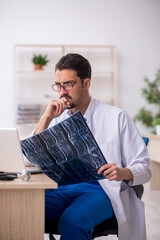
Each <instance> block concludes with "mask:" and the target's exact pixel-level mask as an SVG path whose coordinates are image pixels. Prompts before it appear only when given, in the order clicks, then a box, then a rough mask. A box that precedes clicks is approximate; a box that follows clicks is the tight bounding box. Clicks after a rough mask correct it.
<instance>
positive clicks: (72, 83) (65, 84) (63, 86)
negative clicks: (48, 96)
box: [52, 81, 76, 92]
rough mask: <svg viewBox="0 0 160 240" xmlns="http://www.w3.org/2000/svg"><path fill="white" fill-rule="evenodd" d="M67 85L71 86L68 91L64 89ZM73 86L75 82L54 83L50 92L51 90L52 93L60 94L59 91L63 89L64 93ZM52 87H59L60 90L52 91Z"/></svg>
mask: <svg viewBox="0 0 160 240" xmlns="http://www.w3.org/2000/svg"><path fill="white" fill-rule="evenodd" d="M67 84H71V85H70V88H71V89H68V90H67V89H66V87H67ZM75 84H76V82H75V81H68V82H66V83H64V84H60V83H54V84H53V85H52V90H53V91H54V92H60V91H61V88H63V89H64V91H71V90H72V89H73V87H74V85H75ZM54 86H59V87H60V89H59V90H55V89H54Z"/></svg>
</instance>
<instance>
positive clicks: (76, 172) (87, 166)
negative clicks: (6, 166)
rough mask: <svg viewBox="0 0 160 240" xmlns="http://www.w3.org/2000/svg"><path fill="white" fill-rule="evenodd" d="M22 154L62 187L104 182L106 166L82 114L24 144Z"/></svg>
mask: <svg viewBox="0 0 160 240" xmlns="http://www.w3.org/2000/svg"><path fill="white" fill-rule="evenodd" d="M21 147H22V151H23V154H24V155H25V156H26V157H27V159H28V160H29V161H30V162H31V163H32V164H33V165H35V166H36V167H38V168H40V169H42V170H44V171H45V170H50V171H49V172H46V173H45V174H46V175H48V176H49V177H50V178H51V179H53V180H54V181H56V182H57V183H58V184H59V185H67V184H74V183H80V182H88V181H94V180H99V179H103V178H104V176H103V174H102V173H101V174H98V173H97V171H98V169H99V168H100V167H101V166H102V165H104V164H106V163H107V161H106V159H105V157H104V155H103V153H102V152H101V149H100V148H99V146H98V144H97V142H96V140H95V138H94V136H93V135H92V133H91V131H90V129H89V127H88V125H87V123H86V120H85V119H84V117H83V115H82V113H81V112H80V111H78V112H76V113H75V114H72V115H71V116H70V117H68V118H67V119H65V120H63V121H62V122H60V123H58V124H56V125H55V126H53V127H51V128H48V129H46V130H44V131H42V132H40V133H38V134H36V135H33V136H31V137H29V138H27V139H24V140H22V141H21Z"/></svg>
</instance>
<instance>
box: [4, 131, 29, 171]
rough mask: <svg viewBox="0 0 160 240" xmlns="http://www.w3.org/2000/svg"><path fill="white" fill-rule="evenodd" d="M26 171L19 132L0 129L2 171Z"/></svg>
mask: <svg viewBox="0 0 160 240" xmlns="http://www.w3.org/2000/svg"><path fill="white" fill-rule="evenodd" d="M25 169H26V167H25V163H24V159H23V154H22V149H21V145H20V140H19V135H18V130H17V129H16V128H0V171H3V172H22V171H23V170H25Z"/></svg>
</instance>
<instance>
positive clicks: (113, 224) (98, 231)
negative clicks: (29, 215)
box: [45, 137, 149, 240]
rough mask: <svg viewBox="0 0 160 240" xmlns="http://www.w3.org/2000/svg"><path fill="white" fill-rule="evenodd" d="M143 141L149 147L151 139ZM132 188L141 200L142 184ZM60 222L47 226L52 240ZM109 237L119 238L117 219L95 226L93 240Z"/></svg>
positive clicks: (50, 223)
mask: <svg viewBox="0 0 160 240" xmlns="http://www.w3.org/2000/svg"><path fill="white" fill-rule="evenodd" d="M143 140H144V142H145V144H146V146H147V144H148V142H149V139H148V138H147V137H143ZM131 188H133V190H134V191H135V193H136V195H137V197H138V198H139V199H141V198H142V195H143V192H144V187H143V185H142V184H141V185H137V186H131ZM58 222H59V220H51V221H50V222H48V223H47V225H46V228H45V233H49V239H50V240H56V239H55V238H54V236H53V234H54V235H59V232H58ZM107 235H117V237H118V223H117V219H116V217H112V218H110V219H107V220H105V221H104V222H102V223H100V224H99V225H97V226H95V227H94V231H93V234H92V236H91V240H93V239H95V238H97V237H102V236H107Z"/></svg>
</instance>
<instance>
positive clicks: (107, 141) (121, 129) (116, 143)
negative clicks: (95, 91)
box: [49, 99, 151, 240]
mask: <svg viewBox="0 0 160 240" xmlns="http://www.w3.org/2000/svg"><path fill="white" fill-rule="evenodd" d="M67 112H68V110H66V111H65V112H64V113H63V114H62V115H61V116H60V117H58V118H56V119H54V120H53V121H52V122H51V124H50V126H49V127H51V126H53V125H55V124H56V123H58V122H60V121H62V120H63V119H65V118H67V117H68V116H69V115H68V113H67ZM84 117H85V118H86V119H87V124H88V126H89V128H90V129H91V131H92V133H93V135H94V137H95V139H96V141H97V143H98V145H99V147H100V148H101V150H102V152H103V154H104V156H105V158H106V160H107V162H108V163H112V162H114V163H115V164H117V166H118V167H127V168H129V169H130V170H131V171H132V173H133V176H134V180H133V181H129V183H128V185H127V184H126V183H125V182H123V181H120V182H118V181H109V180H108V179H104V180H100V181H99V183H100V185H101V186H102V188H103V189H104V191H105V192H106V193H107V195H108V196H109V198H110V200H111V203H112V206H113V209H114V212H115V215H116V218H117V221H118V237H119V240H135V239H138V240H146V229H145V217H144V204H143V202H142V201H141V200H140V199H138V198H137V196H136V194H135V192H134V190H133V189H132V188H131V187H130V186H129V185H138V184H143V183H146V182H147V181H149V180H150V178H151V167H150V161H149V155H148V150H147V148H146V146H145V143H144V141H143V139H142V136H141V135H140V134H139V132H138V130H137V128H136V126H135V124H134V122H133V121H132V119H131V118H130V117H129V116H128V115H127V114H126V112H125V111H123V110H122V109H119V108H117V107H114V106H110V105H107V104H105V103H102V102H99V101H98V100H95V99H91V101H90V104H89V106H88V108H87V110H86V113H85V114H84Z"/></svg>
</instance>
